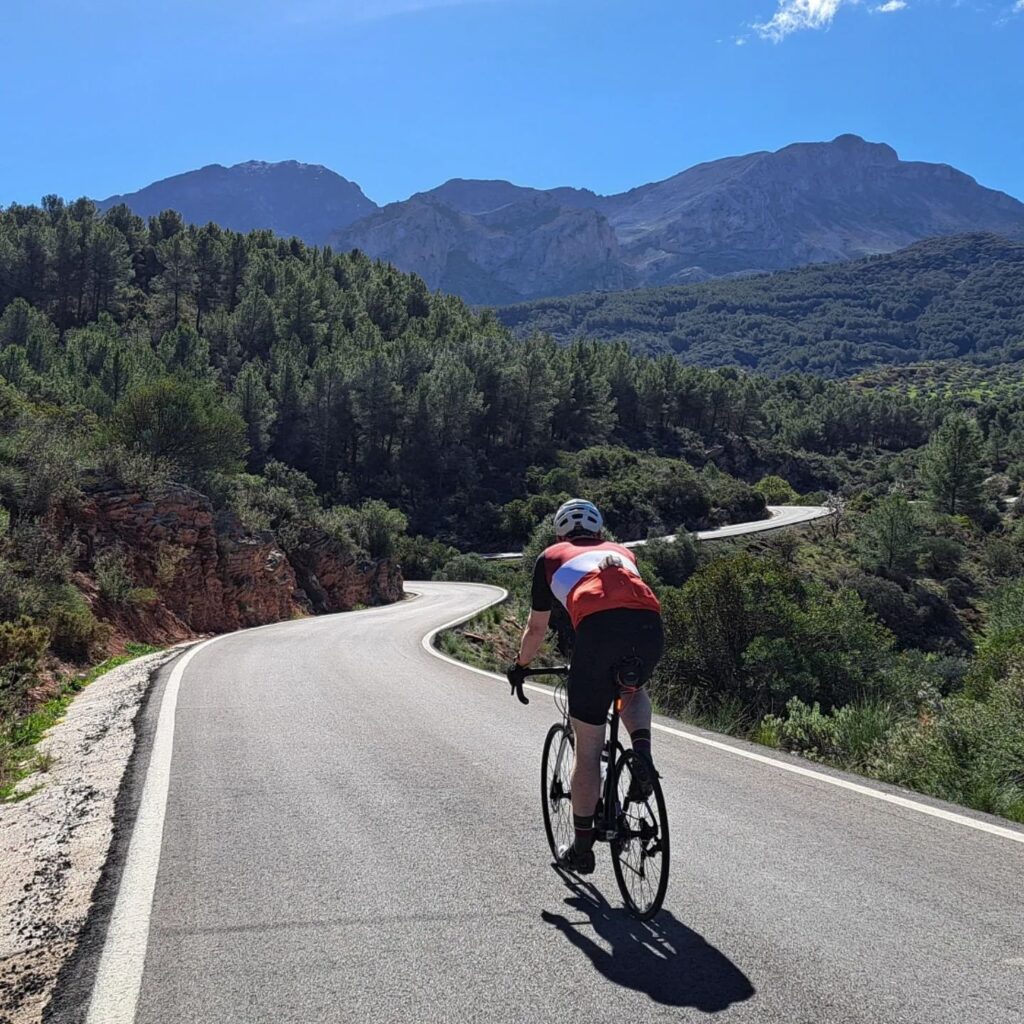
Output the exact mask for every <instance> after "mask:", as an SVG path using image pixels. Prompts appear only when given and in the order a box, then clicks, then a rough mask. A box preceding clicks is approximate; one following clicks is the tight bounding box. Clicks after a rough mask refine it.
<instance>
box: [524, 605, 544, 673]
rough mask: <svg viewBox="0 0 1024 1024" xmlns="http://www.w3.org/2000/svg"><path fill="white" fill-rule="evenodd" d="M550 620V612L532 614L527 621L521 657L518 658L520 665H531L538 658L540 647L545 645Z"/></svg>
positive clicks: (533, 612)
mask: <svg viewBox="0 0 1024 1024" xmlns="http://www.w3.org/2000/svg"><path fill="white" fill-rule="evenodd" d="M550 618H551V612H550V611H547V612H538V611H532V612H530V617H529V619H527V621H526V629H524V630H523V639H522V642H521V643H520V644H519V657H518V658H516V661H517V662H519V664H520V665H523V666H526V665H529V664H530V662H531V661H533V659H534V658H535V657H536V656H537V652H538V651H539V650H540V645H541V644H542V643H544V634H545V633H546V632H547V631H548V619H550Z"/></svg>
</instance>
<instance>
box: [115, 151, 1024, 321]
mask: <svg viewBox="0 0 1024 1024" xmlns="http://www.w3.org/2000/svg"><path fill="white" fill-rule="evenodd" d="M117 202H125V203H126V204H127V205H129V206H131V207H132V209H134V210H135V211H136V212H137V213H140V214H142V215H144V216H147V215H152V214H154V213H157V212H160V209H165V208H168V207H173V208H176V209H178V210H179V211H180V212H181V213H182V215H183V216H184V217H185V219H186V220H189V221H192V222H197V223H205V222H206V221H208V220H213V221H215V222H217V223H221V224H222V225H223V226H226V227H231V228H233V229H235V230H251V229H253V228H258V227H267V228H270V229H272V230H275V231H277V232H278V233H280V234H284V235H297V236H299V237H301V238H303V239H304V240H305V241H307V242H310V243H311V244H330V245H332V246H334V247H336V248H344V249H352V248H355V249H360V250H362V251H364V252H366V253H367V254H368V255H370V256H372V257H374V258H376V259H382V260H385V261H388V262H390V263H393V264H394V265H395V266H396V267H398V268H399V269H400V270H404V271H408V272H413V273H416V274H418V275H419V276H421V277H422V278H423V279H424V281H425V282H426V283H427V285H428V286H429V287H430V288H433V289H442V290H446V291H451V292H454V293H455V294H458V295H460V296H461V297H462V298H464V299H465V300H466V301H468V302H471V303H475V304H478V305H505V304H510V303H515V302H520V301H529V300H534V299H539V298H544V297H549V296H559V295H567V294H572V293H575V292H584V291H593V290H600V291H608V290H618V289H622V288H629V287H636V286H655V285H662V284H680V283H690V282H699V281H704V280H709V279H712V278H719V277H729V276H737V275H746V274H750V273H757V272H764V271H775V270H784V269H788V268H790V267H796V266H804V265H809V264H814V263H823V262H838V261H843V260H847V259H853V258H858V257H861V256H869V255H878V254H882V253H886V252H895V251H897V250H899V249H901V248H904V247H905V246H907V245H911V244H913V243H914V242H918V241H922V240H924V239H926V238H932V237H937V236H942V235H954V234H962V233H965V232H971V231H987V232H994V233H996V234H1001V235H1004V236H1006V237H1009V238H1021V239H1024V203H1021V202H1019V201H1018V200H1017V199H1015V198H1014V197H1012V196H1009V195H1007V194H1006V193H1004V192H999V191H997V190H994V189H989V188H986V187H985V186H983V185H980V184H978V182H977V181H976V180H975V179H974V178H973V177H971V176H970V175H968V174H966V173H964V172H962V171H959V170H958V169H956V168H954V167H952V166H950V165H949V164H932V163H925V162H921V161H904V160H900V158H899V155H898V153H897V151H896V150H895V149H894V148H893V147H892V146H889V145H887V144H886V143H877V142H867V141H865V140H864V139H862V138H861V137H860V136H857V135H852V134H845V135H840V136H837V137H836V138H835V139H833V140H832V141H830V142H798V143H792V144H790V145H788V146H784V147H782V148H781V149H779V150H775V151H769V150H761V151H757V152H753V153H748V154H744V155H740V156H731V157H724V158H722V159H719V160H713V161H707V162H704V163H701V164H697V165H695V166H693V167H690V168H687V169H686V170H683V171H680V172H679V173H678V174H675V175H671V176H670V177H668V178H665V179H662V180H660V181H655V182H648V183H646V184H642V185H638V186H636V187H635V188H632V189H629V190H627V191H625V192H620V193H616V194H612V195H600V194H598V193H596V192H593V191H591V190H589V189H585V188H575V187H570V186H561V187H556V188H550V189H538V188H532V187H529V186H524V185H517V184H514V183H513V182H510V181H506V180H504V179H472V178H451V179H449V180H448V181H446V182H443V183H442V184H441V185H438V186H436V187H435V188H433V189H428V190H426V191H422V192H417V193H415V194H413V195H412V196H410V197H409V198H408V199H404V200H399V201H397V202H393V203H388V204H387V205H385V206H378V205H377V204H376V203H374V202H373V201H372V200H371V199H369V198H368V197H367V196H366V195H365V194H364V193H363V192H362V189H361V188H360V186H359V185H358V184H356V183H355V182H352V181H349V180H348V179H346V178H343V177H342V176H341V175H338V174H335V172H333V171H330V170H328V169H327V168H325V167H323V166H321V165H317V164H300V163H298V162H297V161H284V162H281V163H277V164H270V163H266V162H263V161H247V162H245V163H242V164H236V165H234V166H232V167H223V166H222V165H220V164H211V165H208V166H207V167H204V168H200V169H199V170H197V171H190V172H185V173H184V174H181V175H175V176H173V177H171V178H167V179H163V180H162V181H160V182H154V183H153V184H152V185H149V186H146V188H144V189H140V190H139V191H138V192H135V193H129V194H127V195H120V196H112V197H110V198H109V199H107V200H104V201H103V202H102V203H101V204H100V205H101V208H102V209H107V208H109V207H110V206H112V205H114V204H115V203H117ZM158 207H159V208H158ZM211 214H212V215H211Z"/></svg>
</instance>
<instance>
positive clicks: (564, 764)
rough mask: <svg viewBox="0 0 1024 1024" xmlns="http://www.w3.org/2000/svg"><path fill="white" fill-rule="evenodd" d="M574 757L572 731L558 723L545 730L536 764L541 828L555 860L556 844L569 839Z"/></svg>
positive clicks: (571, 832) (570, 839) (571, 827)
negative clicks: (542, 824) (538, 776)
mask: <svg viewBox="0 0 1024 1024" xmlns="http://www.w3.org/2000/svg"><path fill="white" fill-rule="evenodd" d="M574 757H575V753H574V749H573V742H572V730H571V729H570V728H569V727H568V726H567V725H566V724H565V723H564V722H558V723H557V724H556V725H553V726H551V728H550V729H549V730H548V735H547V739H546V740H544V753H543V755H542V757H541V763H540V802H541V807H542V808H543V811H544V831H545V832H546V833H547V836H548V845H549V846H550V847H551V856H552V857H554V858H555V859H556V860H557V859H558V847H559V846H561V845H566V844H568V843H571V842H572V841H573V837H574V836H575V834H576V832H575V829H574V828H573V823H572V799H571V795H570V791H569V787H570V783H571V778H572V766H573V760H574Z"/></svg>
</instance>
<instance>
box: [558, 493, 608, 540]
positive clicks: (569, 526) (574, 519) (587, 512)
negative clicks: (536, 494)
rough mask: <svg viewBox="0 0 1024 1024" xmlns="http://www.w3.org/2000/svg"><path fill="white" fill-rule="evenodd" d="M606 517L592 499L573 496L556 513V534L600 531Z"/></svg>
mask: <svg viewBox="0 0 1024 1024" xmlns="http://www.w3.org/2000/svg"><path fill="white" fill-rule="evenodd" d="M602 526H604V519H603V518H602V517H601V513H600V512H598V510H597V506H596V505H595V504H594V503H593V502H592V501H584V500H583V499H582V498H572V499H570V500H569V501H567V502H566V503H565V504H564V505H563V506H562V507H561V508H560V509H559V510H558V511H557V512H556V513H555V535H556V536H558V537H568V536H569V535H570V534H573V533H600V532H601V527H602Z"/></svg>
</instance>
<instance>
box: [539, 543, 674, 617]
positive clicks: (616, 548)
mask: <svg viewBox="0 0 1024 1024" xmlns="http://www.w3.org/2000/svg"><path fill="white" fill-rule="evenodd" d="M532 596H533V601H532V606H533V608H534V610H535V611H550V610H551V600H552V598H557V599H558V601H560V602H561V603H562V604H563V605H565V609H566V611H567V612H568V613H569V618H570V619H571V620H572V624H573V628H574V629H575V628H576V627H578V626H579V624H580V622H581V621H582V620H583V619H585V618H586V617H587V616H588V615H593V614H594V612H606V611H611V610H612V609H613V608H636V609H640V610H643V611H653V612H660V611H661V605H660V604H659V602H658V599H657V598H656V597H655V596H654V592H653V591H652V590H651V588H650V587H649V586H647V584H646V583H644V581H643V578H642V577H641V575H640V570H639V569H638V568H637V564H636V556H635V555H634V554H633V552H632V551H630V550H629V548H624V547H623V546H622V545H621V544H613V543H612V542H611V541H605V540H590V539H587V538H583V537H576V538H573V539H571V540H565V541H560V542H559V543H557V544H552V545H551V547H549V548H547V549H546V550H545V551H544V552H543V553H542V554H541V556H540V558H538V559H537V564H536V566H535V567H534V575H533V595H532Z"/></svg>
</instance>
